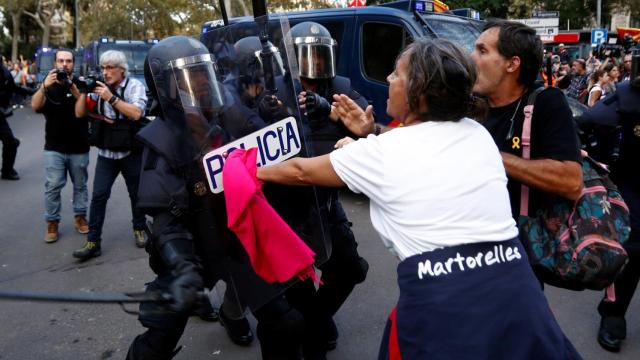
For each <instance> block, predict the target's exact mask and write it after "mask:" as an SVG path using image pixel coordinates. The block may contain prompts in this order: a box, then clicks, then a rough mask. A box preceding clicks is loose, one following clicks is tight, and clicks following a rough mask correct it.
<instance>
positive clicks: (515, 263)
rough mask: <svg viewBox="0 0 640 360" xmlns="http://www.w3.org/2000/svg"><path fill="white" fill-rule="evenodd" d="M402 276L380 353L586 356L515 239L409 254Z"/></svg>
mask: <svg viewBox="0 0 640 360" xmlns="http://www.w3.org/2000/svg"><path fill="white" fill-rule="evenodd" d="M398 284H399V286H400V298H399V300H398V304H397V306H396V309H395V329H394V324H393V323H392V322H391V321H390V322H389V323H388V324H387V328H386V329H385V333H384V336H383V339H382V344H381V347H380V353H379V359H380V360H383V359H384V360H387V359H420V360H434V359H456V360H463V359H474V360H477V359H491V360H498V359H518V360H523V359H581V357H580V355H579V354H578V353H577V351H576V350H575V349H574V347H573V345H571V343H570V342H569V340H567V338H566V337H565V335H564V334H563V332H562V330H561V329H560V327H559V326H558V324H557V322H556V320H555V318H554V317H553V314H552V313H551V309H550V308H549V305H548V304H547V300H546V299H545V297H544V294H543V293H542V290H540V285H539V284H538V281H537V280H536V278H535V276H534V274H533V272H532V270H531V266H530V265H529V261H528V259H527V257H526V253H525V250H524V248H523V247H522V245H521V244H520V242H519V241H518V240H517V239H513V240H509V241H504V242H486V243H477V244H468V245H459V246H454V247H449V248H444V249H438V250H434V251H432V252H427V253H422V254H418V255H414V256H411V257H409V258H407V259H405V260H404V261H402V262H401V263H400V264H399V265H398ZM392 318H393V316H392ZM394 330H395V331H394ZM396 333H397V342H396V338H395V337H391V334H396ZM390 340H391V346H389V344H390ZM394 343H396V344H397V347H396V346H394V345H393V344H394ZM398 352H399V354H398Z"/></svg>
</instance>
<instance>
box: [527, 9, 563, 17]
mask: <svg viewBox="0 0 640 360" xmlns="http://www.w3.org/2000/svg"><path fill="white" fill-rule="evenodd" d="M531 17H533V18H559V17H560V11H547V10H534V11H533V13H532V14H531Z"/></svg>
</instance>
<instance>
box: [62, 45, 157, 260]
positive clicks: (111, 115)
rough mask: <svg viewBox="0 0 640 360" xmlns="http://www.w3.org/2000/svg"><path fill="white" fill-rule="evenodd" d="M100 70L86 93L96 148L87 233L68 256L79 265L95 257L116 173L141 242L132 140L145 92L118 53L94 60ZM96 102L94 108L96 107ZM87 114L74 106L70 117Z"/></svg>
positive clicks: (137, 154) (136, 153)
mask: <svg viewBox="0 0 640 360" xmlns="http://www.w3.org/2000/svg"><path fill="white" fill-rule="evenodd" d="M100 67H101V68H102V76H103V77H104V82H101V81H99V82H98V86H96V88H95V89H94V90H93V93H92V94H91V97H90V98H91V100H90V101H92V102H93V104H95V109H94V110H95V111H93V112H92V118H93V119H94V121H93V123H92V132H93V134H92V136H94V137H93V141H94V143H95V145H96V147H98V149H99V150H98V161H97V163H96V171H95V175H94V179H93V193H92V195H91V206H90V214H89V234H88V235H87V241H86V242H85V244H84V246H83V247H82V248H80V249H78V250H76V251H74V252H73V256H74V257H75V258H78V259H80V260H81V261H84V260H88V259H90V258H92V257H96V256H100V255H101V253H102V251H101V242H102V238H101V237H102V226H103V224H104V218H105V215H106V208H107V201H108V200H109V197H110V196H111V187H112V186H113V183H114V181H115V180H116V177H117V176H118V174H120V173H122V176H123V177H124V180H125V183H126V185H127V190H128V192H129V200H130V201H131V213H132V217H133V219H132V223H133V235H134V239H135V243H136V246H138V247H144V245H145V243H146V239H145V234H144V226H145V216H144V214H143V213H142V212H141V211H140V210H139V209H138V208H137V207H136V197H137V194H138V181H139V179H140V161H141V156H142V144H141V143H139V142H138V141H137V140H136V139H135V135H136V133H137V131H138V130H139V129H140V128H141V127H142V121H144V119H143V115H144V110H145V107H146V104H147V95H146V90H145V87H144V85H143V84H142V82H140V81H139V80H136V79H134V78H132V77H129V76H128V70H129V65H128V63H127V58H126V57H125V55H124V53H122V52H121V51H116V50H109V51H106V52H105V53H103V54H102V55H101V56H100ZM96 103H97V104H96ZM87 114H88V109H87V105H86V102H79V103H77V104H76V116H77V117H83V116H86V115H87Z"/></svg>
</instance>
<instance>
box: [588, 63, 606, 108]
mask: <svg viewBox="0 0 640 360" xmlns="http://www.w3.org/2000/svg"><path fill="white" fill-rule="evenodd" d="M609 83H610V78H609V73H608V72H606V71H605V70H603V69H597V70H596V71H594V72H593V74H591V79H590V80H589V84H590V87H589V100H588V101H587V105H588V106H589V107H593V106H594V105H595V104H596V103H597V102H598V101H599V100H600V99H603V98H604V97H605V96H606V95H607V94H608V93H609V91H608V89H609V86H608V84H609Z"/></svg>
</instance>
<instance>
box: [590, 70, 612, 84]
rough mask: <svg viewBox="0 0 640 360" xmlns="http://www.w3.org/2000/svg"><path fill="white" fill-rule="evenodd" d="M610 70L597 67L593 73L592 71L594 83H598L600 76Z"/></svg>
mask: <svg viewBox="0 0 640 360" xmlns="http://www.w3.org/2000/svg"><path fill="white" fill-rule="evenodd" d="M608 72H609V71H607V70H606V69H596V70H594V71H593V73H591V79H590V80H591V81H593V84H594V85H595V84H596V83H598V81H600V78H601V77H603V76H604V74H606V73H608Z"/></svg>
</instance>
